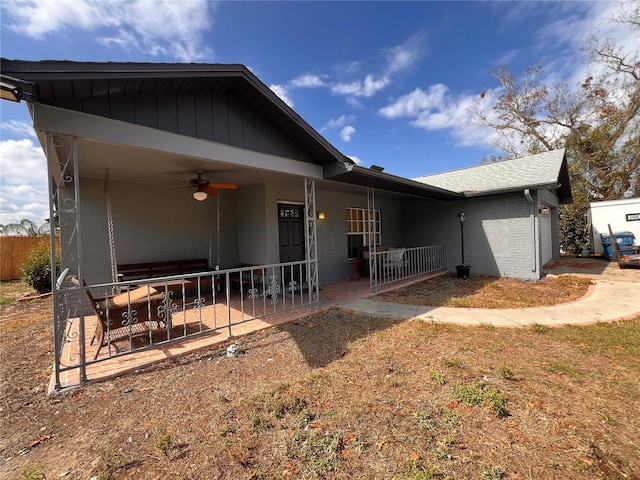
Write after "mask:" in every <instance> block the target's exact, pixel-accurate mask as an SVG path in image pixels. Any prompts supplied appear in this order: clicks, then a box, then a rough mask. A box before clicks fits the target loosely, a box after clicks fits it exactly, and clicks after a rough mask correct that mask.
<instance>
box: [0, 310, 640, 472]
mask: <svg viewBox="0 0 640 480" xmlns="http://www.w3.org/2000/svg"><path fill="white" fill-rule="evenodd" d="M50 308H51V303H50V300H40V301H37V302H36V303H34V304H29V305H22V304H20V305H16V306H15V307H14V308H13V310H12V312H11V315H10V316H9V317H5V312H4V311H3V317H2V319H1V320H0V322H1V323H0V326H1V327H2V333H3V334H2V335H1V336H0V356H1V358H2V363H3V369H2V371H3V376H2V380H1V384H0V386H1V391H0V399H1V403H0V408H1V413H2V415H1V424H0V477H1V478H20V476H21V475H22V476H23V478H44V475H46V478H59V477H61V478H69V479H83V480H86V479H88V478H91V477H95V478H98V479H114V480H115V479H130V478H131V479H133V478H136V479H137V478H189V479H210V478H229V479H231V478H233V479H238V478H245V479H249V478H252V479H271V478H274V479H275V478H345V479H346V478H372V479H373V478H398V479H407V478H413V479H424V478H433V479H444V478H487V479H492V478H495V479H498V478H516V479H517V478H522V479H526V478H572V479H593V478H627V479H628V478H640V477H639V476H640V460H639V459H640V455H638V445H640V423H639V422H640V420H639V419H640V395H639V394H638V390H637V385H638V384H639V383H640V318H637V319H635V320H629V321H624V322H619V323H607V324H598V325H594V326H589V327H563V328H554V329H546V328H544V327H540V326H537V327H536V328H531V329H498V328H491V327H488V326H484V327H454V326H449V325H436V324H432V323H429V322H422V321H397V320H390V319H381V318H369V317H366V316H359V315H353V314H347V313H345V312H343V311H340V310H337V309H333V310H329V311H327V312H323V313H320V314H317V315H314V316H311V317H307V318H305V319H303V320H300V321H297V322H293V323H290V324H287V325H284V326H281V327H277V328H272V329H269V330H266V331H263V332H262V333H260V334H256V335H253V336H249V337H246V338H241V339H240V340H239V346H240V353H239V355H237V356H236V357H227V356H226V351H224V350H222V351H221V350H215V349H210V350H207V351H202V352H200V353H198V354H192V355H189V356H186V357H182V358H180V359H177V360H173V361H170V362H169V361H168V362H164V363H161V364H157V365H154V366H153V367H150V368H146V369H141V370H140V371H138V372H137V373H135V374H132V375H127V376H124V377H122V378H118V379H115V380H112V381H108V382H103V383H99V384H92V385H88V386H86V387H84V388H81V389H78V390H75V391H72V392H67V393H64V394H59V395H54V396H50V397H48V396H46V394H45V392H46V386H47V382H48V380H49V375H50V373H51V363H52V361H53V354H52V346H51V345H52V342H51V339H52V333H51V322H50V319H49V318H50ZM39 474H41V475H43V476H41V477H38V476H36V475H39ZM27 475H31V476H30V477H29V476H27Z"/></svg>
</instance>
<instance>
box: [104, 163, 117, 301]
mask: <svg viewBox="0 0 640 480" xmlns="http://www.w3.org/2000/svg"><path fill="white" fill-rule="evenodd" d="M104 196H105V202H106V204H107V231H108V235H109V256H110V258H111V281H112V282H113V283H118V262H117V259H116V239H115V233H114V228H113V214H112V211H111V186H110V184H109V169H108V168H107V169H106V171H105V175H104ZM113 293H120V288H119V287H115V286H114V287H113Z"/></svg>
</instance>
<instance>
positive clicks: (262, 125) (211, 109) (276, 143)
mask: <svg viewBox="0 0 640 480" xmlns="http://www.w3.org/2000/svg"><path fill="white" fill-rule="evenodd" d="M139 87H140V85H136V84H135V82H133V81H131V82H127V84H126V87H125V89H124V90H125V91H124V93H125V95H124V96H123V94H122V92H120V93H119V94H117V95H116V94H108V93H106V94H104V95H101V96H93V97H92V96H90V95H89V93H90V92H87V97H86V98H84V99H83V100H81V101H80V100H78V101H59V102H54V104H53V105H54V106H58V107H62V108H67V109H71V110H76V111H80V112H84V113H89V114H92V115H98V116H101V117H106V118H113V119H116V120H122V121H126V122H131V123H136V124H139V125H144V126H147V127H152V128H157V129H160V130H164V131H168V132H172V133H179V134H181V135H187V136H190V137H195V138H201V139H203V140H209V141H211V140H213V141H216V142H220V143H224V144H227V145H232V146H236V147H240V148H246V149H250V150H255V151H258V152H263V153H268V154H271V155H277V156H282V157H285V158H291V159H294V160H299V161H304V162H312V160H313V159H312V157H311V155H310V154H309V153H308V152H307V151H305V150H304V149H302V148H301V147H300V146H299V145H298V144H296V141H295V139H294V138H289V137H287V136H286V135H283V134H282V133H281V132H280V131H279V130H278V129H277V128H274V126H273V125H271V124H269V123H268V122H266V121H265V120H263V118H262V117H261V116H260V115H259V114H258V113H257V112H255V111H254V110H253V109H252V108H251V107H249V106H248V104H246V103H243V102H242V101H241V100H239V99H238V98H237V97H235V96H234V95H232V94H220V93H217V92H204V93H198V94H191V93H182V94H175V93H173V94H171V93H169V94H164V95H141V94H140V92H139ZM167 90H168V91H169V92H170V91H171V89H170V88H168V89H167Z"/></svg>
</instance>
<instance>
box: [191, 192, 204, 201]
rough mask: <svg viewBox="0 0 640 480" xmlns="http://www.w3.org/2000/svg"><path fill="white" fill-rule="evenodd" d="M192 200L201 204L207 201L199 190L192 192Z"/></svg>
mask: <svg viewBox="0 0 640 480" xmlns="http://www.w3.org/2000/svg"><path fill="white" fill-rule="evenodd" d="M193 198H195V199H196V200H197V201H199V202H203V201H204V200H206V199H207V194H206V192H201V191H200V190H198V191H196V192H193Z"/></svg>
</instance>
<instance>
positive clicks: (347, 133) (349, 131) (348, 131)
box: [340, 125, 356, 142]
mask: <svg viewBox="0 0 640 480" xmlns="http://www.w3.org/2000/svg"><path fill="white" fill-rule="evenodd" d="M355 133H356V129H355V128H353V127H352V126H351V125H347V126H346V127H344V128H343V129H342V130H341V131H340V138H342V140H344V141H345V142H350V141H351V137H353V135H355Z"/></svg>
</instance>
